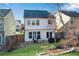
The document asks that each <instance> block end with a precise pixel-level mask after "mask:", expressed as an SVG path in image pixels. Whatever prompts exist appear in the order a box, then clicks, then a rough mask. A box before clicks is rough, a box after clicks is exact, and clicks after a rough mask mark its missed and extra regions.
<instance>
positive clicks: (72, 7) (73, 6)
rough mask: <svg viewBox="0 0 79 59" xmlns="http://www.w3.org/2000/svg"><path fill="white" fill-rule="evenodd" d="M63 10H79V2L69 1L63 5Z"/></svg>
mask: <svg viewBox="0 0 79 59" xmlns="http://www.w3.org/2000/svg"><path fill="white" fill-rule="evenodd" d="M61 8H62V9H63V10H72V11H78V10H77V9H79V4H78V3H69V4H65V5H63V6H62V7H61Z"/></svg>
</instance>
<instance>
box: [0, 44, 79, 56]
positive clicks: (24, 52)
mask: <svg viewBox="0 0 79 59" xmlns="http://www.w3.org/2000/svg"><path fill="white" fill-rule="evenodd" d="M54 45H56V44H48V43H43V44H32V45H26V47H25V48H20V49H16V50H14V51H12V52H0V56H35V55H36V53H39V52H41V51H43V50H45V49H47V48H54V47H55V46H54ZM58 56H79V52H70V53H66V54H62V55H58Z"/></svg>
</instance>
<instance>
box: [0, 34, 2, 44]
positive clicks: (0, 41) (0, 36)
mask: <svg viewBox="0 0 79 59" xmlns="http://www.w3.org/2000/svg"><path fill="white" fill-rule="evenodd" d="M0 44H2V35H1V34H0Z"/></svg>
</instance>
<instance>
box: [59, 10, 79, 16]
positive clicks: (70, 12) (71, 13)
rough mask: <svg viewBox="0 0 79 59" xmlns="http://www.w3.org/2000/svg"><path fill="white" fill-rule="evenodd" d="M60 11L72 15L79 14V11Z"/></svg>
mask: <svg viewBox="0 0 79 59" xmlns="http://www.w3.org/2000/svg"><path fill="white" fill-rule="evenodd" d="M60 12H62V13H64V14H66V15H68V16H70V17H77V16H79V13H77V12H75V11H60Z"/></svg>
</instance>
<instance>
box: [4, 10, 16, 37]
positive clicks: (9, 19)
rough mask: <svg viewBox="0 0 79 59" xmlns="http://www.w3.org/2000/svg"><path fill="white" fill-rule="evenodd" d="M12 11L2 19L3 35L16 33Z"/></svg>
mask: <svg viewBox="0 0 79 59" xmlns="http://www.w3.org/2000/svg"><path fill="white" fill-rule="evenodd" d="M15 23H16V22H15V19H14V16H13V13H12V11H10V12H9V13H8V15H7V16H6V17H5V20H4V27H5V29H4V30H5V36H12V35H15V34H16V24H15Z"/></svg>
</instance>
